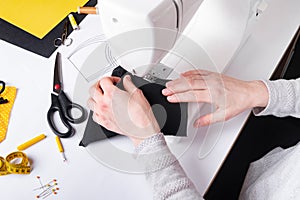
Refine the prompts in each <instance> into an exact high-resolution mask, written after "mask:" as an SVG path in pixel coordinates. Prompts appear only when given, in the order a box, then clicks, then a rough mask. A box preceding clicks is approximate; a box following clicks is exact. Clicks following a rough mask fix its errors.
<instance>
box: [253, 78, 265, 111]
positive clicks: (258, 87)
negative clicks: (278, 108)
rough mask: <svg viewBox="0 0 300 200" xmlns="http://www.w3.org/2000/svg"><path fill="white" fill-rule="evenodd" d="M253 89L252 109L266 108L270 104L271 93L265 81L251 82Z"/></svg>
mask: <svg viewBox="0 0 300 200" xmlns="http://www.w3.org/2000/svg"><path fill="white" fill-rule="evenodd" d="M249 84H250V87H251V92H250V96H251V99H252V101H251V102H252V103H251V107H252V108H255V107H262V108H264V107H266V106H267V105H268V102H269V91H268V88H267V86H266V85H265V84H264V82H263V81H259V80H256V81H250V82H249Z"/></svg>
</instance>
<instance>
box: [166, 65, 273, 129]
mask: <svg viewBox="0 0 300 200" xmlns="http://www.w3.org/2000/svg"><path fill="white" fill-rule="evenodd" d="M162 93H163V95H165V96H167V99H168V101H169V102H171V103H175V102H202V103H211V104H214V105H215V106H216V111H215V112H213V113H210V114H207V115H204V116H201V117H200V118H199V119H197V120H196V121H195V123H194V126H195V127H199V126H206V125H209V124H212V123H215V122H219V121H226V120H228V119H230V118H232V117H234V116H236V115H238V114H239V113H241V112H243V111H245V110H246V109H249V108H253V107H266V106H267V104H268V100H269V92H268V89H267V87H266V86H265V84H264V83H263V82H262V81H243V80H238V79H235V78H232V77H229V76H226V75H223V74H219V73H215V72H210V71H205V70H192V71H188V72H185V73H183V74H182V75H181V77H180V78H178V79H176V80H173V81H170V82H168V83H167V85H166V89H164V90H163V91H162Z"/></svg>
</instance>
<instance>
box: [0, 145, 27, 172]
mask: <svg viewBox="0 0 300 200" xmlns="http://www.w3.org/2000/svg"><path fill="white" fill-rule="evenodd" d="M16 158H19V159H21V162H19V163H18V164H15V163H13V162H12V161H13V160H14V159H16ZM30 172H31V166H30V162H29V159H28V157H27V156H26V154H25V153H23V152H20V151H18V152H13V153H11V154H8V156H6V158H5V159H4V158H3V157H0V176H4V175H7V174H30Z"/></svg>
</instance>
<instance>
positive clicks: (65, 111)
mask: <svg viewBox="0 0 300 200" xmlns="http://www.w3.org/2000/svg"><path fill="white" fill-rule="evenodd" d="M61 66H62V64H61V54H60V53H57V55H56V60H55V67H54V81H53V93H51V102H52V103H51V107H50V109H49V110H48V113H47V120H48V124H49V126H50V128H51V129H52V131H53V132H54V133H55V134H56V135H57V136H59V137H61V138H67V137H70V136H72V135H73V134H74V132H75V130H74V128H73V127H72V126H71V125H70V123H69V122H71V123H73V124H79V123H81V122H83V121H84V120H85V119H86V111H85V109H84V108H83V107H82V106H80V105H78V104H76V103H73V102H71V101H70V100H69V99H68V97H67V96H66V94H65V93H64V91H63V89H62V78H61ZM72 109H78V110H79V111H80V114H81V115H80V116H79V117H78V118H74V117H73V116H72V115H71V110H72ZM55 112H58V113H59V116H60V120H61V122H62V123H63V124H64V125H65V126H66V128H67V132H65V133H62V132H60V131H59V130H58V129H57V127H56V126H55V124H54V121H53V117H54V113H55Z"/></svg>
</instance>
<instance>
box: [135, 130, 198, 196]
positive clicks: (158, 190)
mask: <svg viewBox="0 0 300 200" xmlns="http://www.w3.org/2000/svg"><path fill="white" fill-rule="evenodd" d="M136 153H137V160H138V162H139V163H140V164H141V165H142V166H143V167H144V170H145V173H146V179H147V181H148V182H149V183H150V185H151V186H152V187H153V188H152V189H153V199H154V200H171V199H185V200H197V199H203V198H202V197H201V195H200V194H199V193H198V192H197V190H196V189H195V186H194V185H193V183H192V182H191V181H190V179H189V178H188V177H187V176H186V174H185V172H184V170H183V168H182V167H181V165H180V164H179V162H178V160H177V159H176V157H175V156H174V155H173V154H172V153H171V151H170V150H169V148H168V146H167V144H166V141H165V139H164V135H163V134H161V133H159V134H156V135H154V136H152V137H150V138H147V139H145V140H144V141H143V142H142V143H141V144H140V145H139V146H138V147H137V148H136Z"/></svg>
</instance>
